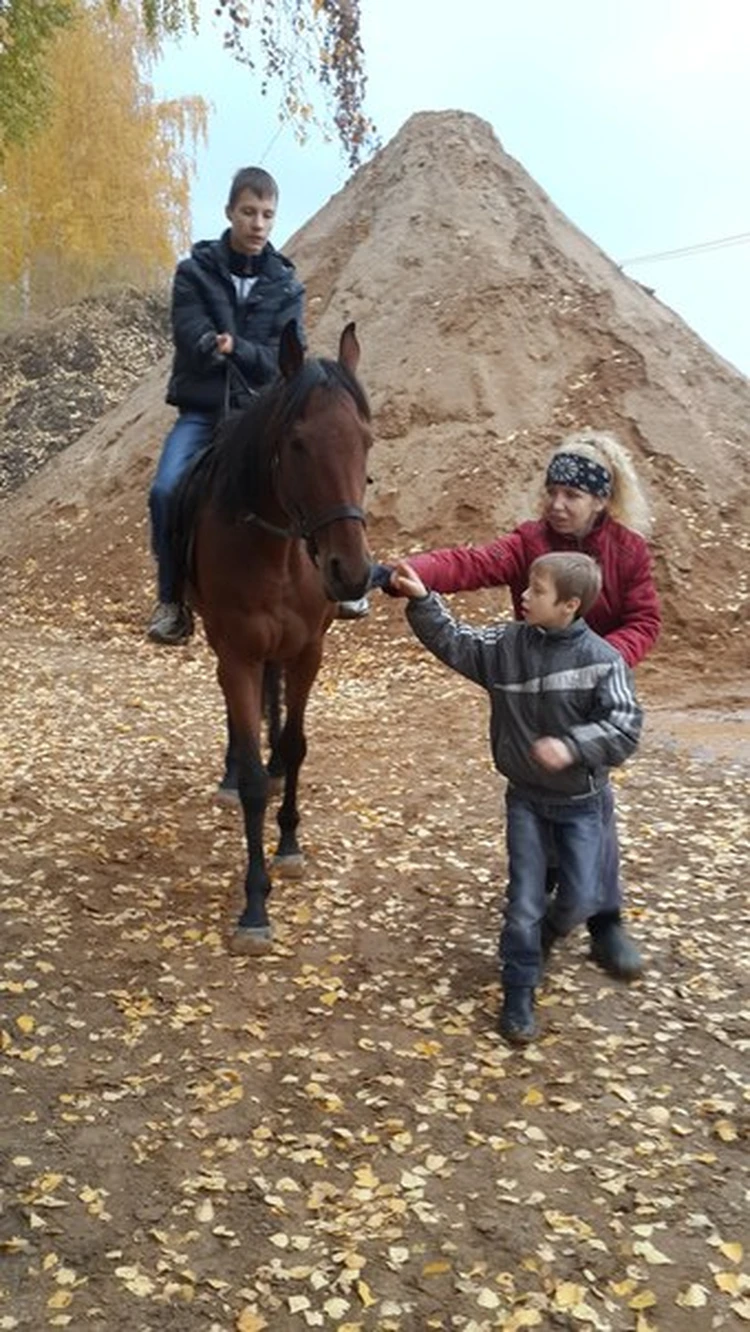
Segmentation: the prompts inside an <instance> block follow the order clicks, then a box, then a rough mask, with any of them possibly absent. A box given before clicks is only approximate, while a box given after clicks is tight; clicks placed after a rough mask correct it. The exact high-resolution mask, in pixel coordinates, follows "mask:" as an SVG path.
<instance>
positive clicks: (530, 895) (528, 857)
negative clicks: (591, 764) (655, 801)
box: [500, 790, 604, 989]
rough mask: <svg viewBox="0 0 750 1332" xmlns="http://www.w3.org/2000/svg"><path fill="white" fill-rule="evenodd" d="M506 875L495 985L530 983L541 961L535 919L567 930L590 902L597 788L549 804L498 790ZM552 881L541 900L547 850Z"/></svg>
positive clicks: (597, 868) (599, 819) (596, 893)
mask: <svg viewBox="0 0 750 1332" xmlns="http://www.w3.org/2000/svg"><path fill="white" fill-rule="evenodd" d="M505 803H506V810H507V818H508V825H507V841H508V868H509V883H508V890H507V897H506V902H505V921H504V924H503V928H502V932H501V935H500V960H501V963H502V983H503V988H505V989H507V988H509V987H511V986H525V987H532V988H533V987H534V986H535V985H537V984H538V982H539V978H540V968H541V925H542V919H543V917H544V915H545V912H547V915H548V919H549V921H550V924H551V925H552V927H553V929H554V931H555V933H556V934H560V935H563V934H569V933H570V931H571V930H572V929H573V928H574V927H575V926H576V925H580V924H581V922H582V921H584V920H586V919H587V917H588V916H590V915H592V913H593V912H594V911H595V910H596V909H597V906H598V905H599V901H600V893H601V888H600V880H601V873H602V862H603V851H604V818H603V792H598V793H597V794H595V795H591V796H586V797H585V798H584V799H582V800H574V801H568V802H566V803H563V804H555V803H554V802H553V801H549V802H548V801H541V800H527V799H524V798H523V797H522V796H519V795H518V794H517V793H516V792H514V791H513V790H508V792H507V795H506V802H505ZM551 849H552V850H553V851H554V854H555V857H556V860H557V863H558V888H557V892H556V894H555V897H554V898H553V899H552V901H551V903H549V904H548V900H547V893H546V887H545V880H546V871H547V865H548V862H549V856H550V850H551Z"/></svg>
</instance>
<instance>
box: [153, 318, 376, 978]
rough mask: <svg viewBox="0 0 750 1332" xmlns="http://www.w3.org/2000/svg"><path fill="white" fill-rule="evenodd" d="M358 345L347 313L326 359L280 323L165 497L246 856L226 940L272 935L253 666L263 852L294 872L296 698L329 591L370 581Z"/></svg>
mask: <svg viewBox="0 0 750 1332" xmlns="http://www.w3.org/2000/svg"><path fill="white" fill-rule="evenodd" d="M359 350H360V349H359V344H358V342H357V339H356V337H355V332H354V324H347V326H346V328H345V329H344V331H343V333H342V334H341V338H340V342H339V354H338V360H337V361H333V360H324V359H314V358H311V357H310V358H306V357H305V354H304V350H303V348H302V345H301V343H300V341H299V337H298V334H297V329H296V325H295V324H294V323H292V324H288V325H287V327H286V328H285V329H284V331H283V334H282V336H281V342H280V346H279V369H280V372H281V373H280V377H279V378H278V379H277V380H276V381H275V382H274V383H273V384H272V385H270V386H269V387H268V388H266V389H264V390H263V391H262V392H261V393H260V394H259V395H258V396H257V398H256V399H255V400H254V401H253V403H252V404H251V406H250V407H249V408H248V410H247V411H246V412H244V413H243V414H242V415H240V416H239V417H237V418H235V419H234V420H233V421H231V422H228V423H227V424H226V425H225V427H224V429H223V430H222V431H221V432H220V434H219V436H218V438H217V440H216V441H215V443H214V444H213V445H212V447H211V448H210V449H209V450H208V452H207V453H206V454H205V455H203V457H202V458H201V460H200V462H199V463H198V465H197V467H196V468H195V469H194V471H193V473H192V474H191V475H190V477H189V478H188V479H187V480H186V484H185V486H184V487H183V489H182V491H181V494H180V497H179V500H178V506H177V512H178V520H177V523H176V531H175V536H176V553H177V554H178V557H179V560H178V563H179V565H180V567H181V570H182V573H183V579H184V585H185V590H186V594H187V596H188V598H189V600H190V602H191V604H192V605H193V606H194V607H195V608H196V609H197V610H198V611H199V613H200V615H201V617H202V619H203V623H204V626H205V630H206V637H207V638H208V641H209V643H210V645H211V647H212V648H213V650H214V652H215V653H216V656H217V658H218V670H217V673H218V678H219V683H220V685H221V688H222V691H223V693H224V698H225V700H226V705H227V713H228V717H229V722H230V733H231V736H232V744H233V748H234V749H235V752H236V759H237V765H238V788H239V795H240V802H241V805H242V812H243V816H244V822H245V834H246V838H247V855H248V865H247V874H246V877H245V895H246V905H245V909H244V911H243V912H242V915H241V916H240V919H239V922H238V924H237V926H236V927H235V930H234V933H233V936H232V940H231V947H232V950H233V951H236V952H245V953H259V952H263V951H265V950H266V949H267V948H268V947H269V946H270V940H271V926H270V922H269V918H268V913H267V910H266V898H267V897H268V894H269V892H270V887H271V885H270V880H269V877H268V869H267V866H266V863H265V857H264V854H263V821H264V815H265V810H266V803H267V798H268V788H269V775H268V769H267V768H266V766H265V765H264V763H263V760H262V757H261V721H262V713H263V678H264V671H265V670H266V668H267V666H270V665H274V664H275V665H278V666H280V668H281V673H282V676H283V686H284V699H285V718H284V722H283V726H282V728H281V733H280V735H279V737H278V741H277V747H276V749H275V751H274V752H273V753H272V755H271V760H270V762H269V768H270V769H271V771H274V770H283V773H284V793H283V798H282V801H281V805H280V807H279V811H278V815H277V818H278V824H279V833H280V837H279V843H278V850H277V852H276V855H275V857H274V864H275V865H276V866H277V867H278V869H279V870H280V872H281V873H284V872H286V873H287V874H295V875H296V874H299V873H301V867H302V854H301V852H300V848H299V845H298V843H297V824H298V822H299V814H298V810H297V786H298V778H299V770H300V766H301V764H302V762H303V760H304V757H305V752H306V748H307V745H306V740H305V731H304V719H305V707H306V704H307V700H308V697H309V694H310V689H311V687H312V684H313V681H314V680H315V677H316V675H317V673H318V668H319V666H320V663H321V658H322V654H323V638H324V636H325V633H326V630H327V629H328V627H329V625H330V623H331V621H332V619H333V616H334V612H335V609H336V603H337V602H339V601H349V600H355V599H356V598H358V597H360V596H362V595H363V593H364V592H365V590H366V588H367V585H368V581H369V576H370V557H369V553H368V550H367V544H366V540H365V531H364V529H365V515H364V511H363V508H362V504H363V501H364V493H365V486H366V484H367V454H368V450H369V448H370V444H371V432H370V410H369V407H368V403H367V398H366V396H365V393H364V391H363V389H362V387H361V385H360V384H359V383H358V381H357V379H356V369H357V364H358V362H359Z"/></svg>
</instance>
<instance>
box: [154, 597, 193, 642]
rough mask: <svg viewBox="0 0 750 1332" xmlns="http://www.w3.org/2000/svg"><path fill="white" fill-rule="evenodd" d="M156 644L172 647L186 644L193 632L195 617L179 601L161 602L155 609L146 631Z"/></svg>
mask: <svg viewBox="0 0 750 1332" xmlns="http://www.w3.org/2000/svg"><path fill="white" fill-rule="evenodd" d="M146 632H147V634H148V637H149V638H150V639H151V641H152V642H154V643H164V644H166V645H167V646H170V647H171V646H172V645H173V644H175V643H185V642H187V640H188V638H190V635H191V634H192V632H193V616H192V614H191V612H190V610H189V609H188V607H187V606H183V605H182V603H181V602H179V601H160V602H158V603H157V605H156V608H155V609H154V612H153V615H152V616H151V619H150V620H149V622H148V629H147V630H146Z"/></svg>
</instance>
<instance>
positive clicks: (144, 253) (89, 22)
mask: <svg viewBox="0 0 750 1332" xmlns="http://www.w3.org/2000/svg"><path fill="white" fill-rule="evenodd" d="M148 58H149V51H148V47H147V45H146V43H145V40H144V38H143V34H142V29H140V28H139V19H138V11H137V7H136V6H135V4H134V3H133V2H132V0H128V3H126V4H123V6H122V8H121V11H120V13H119V16H118V19H117V21H116V22H115V21H113V20H112V18H111V16H110V15H109V12H108V9H107V5H106V4H105V3H104V0H95V2H94V3H92V4H91V5H86V6H82V7H81V8H80V11H79V13H78V15H77V18H76V21H75V22H73V23H72V24H70V25H69V26H68V27H67V28H65V29H63V30H61V31H60V32H59V33H58V35H57V36H56V37H55V38H54V40H52V41H51V42H50V43H49V46H48V48H47V55H46V61H45V65H46V78H47V81H48V84H49V87H50V93H51V113H50V115H49V117H48V118H47V119H46V120H45V122H44V125H43V126H42V128H41V129H40V130H39V132H38V133H37V134H35V135H34V136H33V137H32V138H30V139H29V140H27V142H26V143H25V144H23V145H19V146H17V147H11V148H10V149H9V150H8V152H7V153H6V156H5V159H4V161H3V165H2V181H1V182H0V183H1V184H2V189H1V190H0V291H2V292H3V295H4V296H9V294H10V293H11V292H12V291H15V293H16V301H15V305H16V312H17V313H19V314H24V313H28V312H30V311H36V310H40V309H45V308H50V307H53V306H59V305H61V304H64V303H65V302H66V301H70V300H73V299H77V298H80V297H81V296H83V295H86V294H88V293H89V292H91V291H93V290H96V289H97V288H100V287H102V286H105V285H119V286H122V285H124V284H127V283H129V282H132V283H137V284H139V285H144V286H145V285H152V284H155V283H156V282H158V281H160V280H162V279H163V278H164V277H165V276H166V275H167V274H168V273H169V272H170V271H171V268H172V266H173V264H174V261H175V258H176V255H177V253H178V252H180V251H183V250H184V249H185V248H186V246H187V243H188V240H189V218H190V212H189V198H190V194H189V184H190V174H191V171H192V157H191V152H192V148H193V146H194V145H195V143H196V142H197V141H198V140H199V139H200V138H201V137H204V136H205V124H206V107H205V104H204V103H203V102H202V100H201V99H183V100H181V101H175V102H161V103H160V102H156V101H155V100H154V95H153V90H152V88H151V85H150V84H149V83H148V81H147V80H146V78H145V77H144V72H143V71H144V69H145V68H147V62H148ZM3 303H4V304H6V301H4V302H3ZM7 304H8V305H9V306H10V305H11V302H10V300H8V301H7Z"/></svg>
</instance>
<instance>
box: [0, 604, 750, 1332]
mask: <svg viewBox="0 0 750 1332" xmlns="http://www.w3.org/2000/svg"><path fill="white" fill-rule="evenodd" d="M468 600H469V599H467V602H468ZM477 601H478V599H477ZM57 618H58V617H56V616H55V615H54V614H48V615H47V616H46V617H43V618H39V617H38V610H37V611H35V608H34V607H33V606H24V605H22V604H21V603H20V602H17V603H15V604H14V605H13V606H11V608H10V612H9V614H8V617H7V618H6V621H5V623H4V625H3V628H2V632H1V634H0V654H1V657H2V675H3V680H4V690H3V704H2V709H3V714H4V715H3V722H2V733H3V736H4V741H5V743H4V746H3V757H2V763H1V766H0V782H1V784H2V794H3V797H4V799H3V814H2V822H3V846H4V856H3V863H2V870H1V871H0V873H1V875H2V882H3V887H4V891H3V895H2V903H1V905H2V913H3V923H4V934H5V940H6V947H5V950H4V951H5V961H4V963H3V968H2V980H0V1013H1V1017H0V1047H1V1048H2V1073H3V1075H4V1084H3V1085H4V1094H3V1098H2V1099H3V1120H4V1129H3V1145H4V1158H3V1164H2V1185H3V1204H2V1211H1V1212H0V1235H1V1236H2V1238H1V1239H0V1252H2V1257H3V1262H2V1275H1V1276H0V1286H1V1288H2V1289H1V1295H0V1328H2V1329H6V1328H26V1329H37V1328H42V1327H48V1326H49V1327H62V1326H66V1327H69V1328H71V1329H73V1330H74V1332H78V1330H79V1329H84V1328H102V1329H104V1328H106V1329H114V1328H116V1329H118V1332H131V1330H132V1332H152V1330H153V1332H156V1330H157V1329H159V1330H160V1332H161V1329H171V1328H174V1329H180V1332H193V1330H194V1329H195V1332H198V1329H201V1330H203V1329H205V1330H206V1332H209V1330H210V1332H230V1329H241V1330H244V1332H248V1330H252V1329H261V1328H264V1327H266V1328H269V1329H274V1330H275V1329H278V1332H283V1330H285V1329H290V1332H291V1330H292V1329H295V1330H296V1329H303V1328H307V1327H327V1328H337V1329H339V1332H344V1329H348V1330H349V1332H352V1330H353V1329H362V1330H363V1332H364V1330H365V1329H382V1330H383V1332H388V1330H390V1329H393V1330H394V1332H395V1330H396V1329H399V1330H402V1329H403V1330H404V1332H406V1330H407V1329H409V1330H412V1329H414V1332H417V1330H420V1332H421V1329H428V1328H445V1329H449V1328H462V1329H473V1330H474V1332H478V1330H479V1329H482V1330H484V1329H494V1328H502V1329H516V1328H527V1327H529V1328H530V1327H537V1328H541V1329H546V1328H550V1329H552V1328H570V1329H572V1328H576V1327H579V1326H581V1327H591V1328H595V1329H608V1330H611V1332H630V1330H631V1329H638V1332H647V1329H659V1330H660V1332H683V1329H684V1330H685V1332H693V1330H695V1332H698V1330H700V1332H703V1330H704V1329H713V1328H725V1329H733V1328H739V1327H741V1326H743V1325H744V1324H745V1323H747V1322H748V1321H750V1266H749V1262H750V1222H749V1221H748V1216H749V1215H750V1213H749V1210H748V1201H749V1199H748V1187H749V1180H748V1174H747V1154H748V1138H749V1137H750V1093H749V1092H748V1086H747V1067H748V1052H749V1051H750V972H749V971H748V957H747V939H748V930H747V926H748V907H747V896H746V876H747V841H748V821H747V808H748V801H747V795H748V776H749V772H750V737H749V732H748V725H747V722H748V694H747V692H746V684H745V685H743V683H742V682H741V681H740V682H737V683H736V686H735V687H734V688H729V687H727V688H725V690H724V691H723V694H722V697H721V698H717V697H716V696H712V697H711V700H710V704H711V706H710V709H709V708H706V707H705V702H706V699H705V696H702V695H701V692H700V690H698V692H696V693H694V694H693V695H692V696H691V694H690V693H689V692H688V690H687V689H683V691H682V694H681V697H679V698H678V697H675V696H674V694H673V692H672V693H671V694H670V693H668V692H667V690H666V688H665V682H664V681H662V680H661V679H660V677H659V672H658V670H655V671H653V672H651V673H650V674H649V673H648V672H646V673H644V675H643V676H642V680H641V686H642V687H641V692H642V694H643V697H644V700H645V702H646V705H647V707H648V728H647V734H646V738H645V740H644V744H643V747H642V749H641V751H640V753H639V755H638V756H637V758H636V759H635V760H634V761H633V762H632V763H631V764H630V765H628V767H627V768H626V769H625V770H624V771H623V773H622V774H621V777H620V780H619V781H618V807H619V820H620V829H621V836H622V850H623V859H624V867H625V872H626V877H627V883H628V902H629V911H630V921H631V925H632V929H633V932H634V934H636V935H637V937H638V939H639V941H640V942H641V943H642V946H643V950H644V953H645V956H646V959H647V971H646V974H645V976H644V978H643V980H642V981H640V982H638V983H636V984H634V985H631V986H627V985H624V984H621V983H617V982H615V981H612V980H610V979H609V978H607V977H606V976H605V975H604V974H603V973H602V972H601V971H599V970H598V969H597V968H596V967H595V966H594V965H593V964H592V963H591V962H590V961H588V959H587V955H586V952H587V950H586V941H585V937H584V934H583V932H581V933H580V934H578V935H576V936H575V937H574V938H573V939H572V940H571V941H569V942H568V943H566V945H565V946H564V947H563V948H562V949H561V950H560V952H559V954H558V955H556V956H555V958H554V963H553V965H552V966H551V967H550V974H549V977H548V980H547V982H546V983H545V986H544V990H543V993H542V995H541V999H540V1014H541V1019H542V1035H541V1039H540V1040H539V1041H538V1042H537V1043H536V1044H535V1045H533V1046H531V1047H530V1048H529V1049H527V1050H526V1051H524V1052H517V1051H512V1050H511V1049H509V1048H508V1047H507V1046H506V1045H505V1044H504V1043H503V1042H502V1041H501V1040H500V1039H499V1037H498V1036H497V1035H496V1033H495V1019H496V1013H497V1007H498V984H497V972H496V962H495V949H496V937H497V930H498V912H499V897H500V892H501V887H502V883H503V874H504V850H503V841H502V824H501V805H500V791H499V787H498V782H497V779H496V778H495V777H494V776H493V774H492V772H491V770H490V765H489V760H488V757H487V746H486V743H485V737H484V725H485V707H484V700H483V698H482V697H481V695H480V694H479V692H478V691H475V690H474V689H472V688H471V687H470V686H469V685H467V684H465V683H464V682H462V681H460V680H459V679H458V678H457V677H454V676H452V675H449V674H448V673H447V672H445V671H444V670H442V668H441V667H440V666H439V665H438V664H437V663H434V662H433V661H432V660H431V659H429V658H427V657H426V655H425V654H423V652H422V650H421V649H420V648H419V647H418V645H417V644H416V643H415V642H413V641H412V639H411V637H410V636H409V633H408V630H407V629H406V627H405V625H404V622H403V619H402V613H401V609H400V607H399V606H398V605H397V604H394V603H391V602H388V601H387V600H385V599H379V600H378V601H377V603H376V605H375V607H374V610H373V614H372V615H371V617H370V620H369V621H367V622H364V623H360V624H337V625H335V626H334V628H333V629H332V631H331V633H330V635H329V651H328V655H327V660H326V664H325V668H324V671H323V674H322V676H321V677H320V679H319V682H318V686H317V688H316V692H315V694H314V699H313V703H312V707H311V713H310V740H311V743H310V753H309V758H308V763H307V765H306V769H305V772H304V778H303V818H304V822H303V831H304V844H305V848H306V852H307V855H308V867H307V872H306V874H305V877H304V879H303V880H301V881H300V882H294V883H283V884H278V885H277V886H276V888H275V890H274V893H273V896H272V899H271V900H272V905H273V916H274V922H275V926H276V930H277V942H276V944H275V946H274V948H273V951H272V952H271V953H270V954H269V955H268V956H267V957H265V958H262V959H248V958H236V957H232V956H230V955H229V953H228V951H227V947H226V932H227V929H228V926H229V925H230V924H231V922H232V920H233V918H234V916H235V915H236V913H237V911H238V909H239V895H238V886H239V883H240V877H241V871H242V856H243V850H242V838H241V834H240V825H239V820H238V818H237V816H236V814H234V813H233V812H231V811H226V810H222V809H219V808H217V807H216V806H215V805H214V803H213V800H212V794H213V788H214V784H215V782H216V779H217V776H218V773H219V767H220V760H221V743H222V728H221V717H222V713H221V707H220V702H219V696H218V689H217V687H216V685H215V684H214V682H213V666H212V661H211V659H210V654H209V652H208V650H207V648H206V647H205V644H204V643H203V641H202V639H201V637H200V635H199V637H198V638H197V639H196V640H195V641H194V643H193V644H192V645H190V646H189V647H187V648H186V649H180V650H174V649H173V650H165V651H160V650H159V649H157V648H154V647H152V646H150V645H148V644H146V643H145V642H144V641H143V638H142V635H141V626H140V624H139V623H138V621H137V618H136V616H135V615H130V616H127V615H126V616H124V617H123V618H120V619H117V618H116V617H114V616H110V617H109V618H105V619H104V620H103V621H102V620H100V621H98V622H97V621H95V620H91V619H90V618H89V619H87V618H86V617H85V616H84V617H82V618H81V620H80V621H79V622H78V624H77V627H76V628H74V629H73V630H71V629H70V628H65V627H64V626H63V624H62V623H56V619H57ZM743 690H744V691H745V692H743ZM273 832H274V825H273V819H272V817H271V818H269V826H268V843H269V849H272V847H273Z"/></svg>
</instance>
